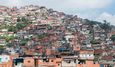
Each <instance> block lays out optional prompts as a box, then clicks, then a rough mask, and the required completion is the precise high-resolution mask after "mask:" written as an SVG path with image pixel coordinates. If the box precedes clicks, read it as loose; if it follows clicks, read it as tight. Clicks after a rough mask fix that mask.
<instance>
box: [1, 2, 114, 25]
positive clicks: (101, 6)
mask: <svg viewBox="0 0 115 67" xmlns="http://www.w3.org/2000/svg"><path fill="white" fill-rule="evenodd" d="M30 4H35V5H40V6H46V7H47V8H53V9H54V10H57V11H63V12H65V13H67V14H74V15H78V16H79V17H82V18H88V19H91V20H97V21H103V20H107V21H108V22H110V23H111V24H114V25H115V7H114V6H115V0H0V5H5V6H9V7H12V6H18V7H20V6H24V5H30Z"/></svg>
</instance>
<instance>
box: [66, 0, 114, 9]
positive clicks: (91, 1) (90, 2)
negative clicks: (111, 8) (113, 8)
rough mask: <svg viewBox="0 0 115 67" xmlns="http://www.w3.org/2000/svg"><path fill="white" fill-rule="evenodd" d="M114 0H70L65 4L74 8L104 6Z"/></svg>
mask: <svg viewBox="0 0 115 67" xmlns="http://www.w3.org/2000/svg"><path fill="white" fill-rule="evenodd" d="M112 1H113V0H76V1H75V0H68V1H67V2H66V3H65V5H66V6H68V7H69V6H71V7H73V8H75V7H76V8H80V9H82V8H83V9H84V8H85V9H87V8H104V7H106V6H108V5H110V4H111V3H112Z"/></svg>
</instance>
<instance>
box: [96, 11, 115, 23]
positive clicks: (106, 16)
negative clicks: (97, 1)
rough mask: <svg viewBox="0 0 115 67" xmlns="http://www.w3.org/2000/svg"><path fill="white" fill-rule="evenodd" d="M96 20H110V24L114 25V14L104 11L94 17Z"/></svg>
mask: <svg viewBox="0 0 115 67" xmlns="http://www.w3.org/2000/svg"><path fill="white" fill-rule="evenodd" d="M96 20H97V21H101V22H103V20H106V21H108V22H110V23H111V24H113V25H115V15H112V14H110V13H107V12H104V13H102V14H101V15H100V16H99V17H97V19H96Z"/></svg>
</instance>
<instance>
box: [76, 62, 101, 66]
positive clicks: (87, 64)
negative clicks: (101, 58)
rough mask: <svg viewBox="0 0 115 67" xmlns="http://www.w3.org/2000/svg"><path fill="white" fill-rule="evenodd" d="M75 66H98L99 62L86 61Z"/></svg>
mask: <svg viewBox="0 0 115 67" xmlns="http://www.w3.org/2000/svg"><path fill="white" fill-rule="evenodd" d="M76 67H100V64H98V63H96V64H94V63H93V61H86V64H77V66H76Z"/></svg>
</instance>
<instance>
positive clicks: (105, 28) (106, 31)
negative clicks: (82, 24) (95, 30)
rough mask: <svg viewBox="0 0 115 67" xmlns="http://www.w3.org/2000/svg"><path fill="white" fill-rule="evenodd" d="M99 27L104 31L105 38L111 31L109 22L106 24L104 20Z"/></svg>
mask: <svg viewBox="0 0 115 67" xmlns="http://www.w3.org/2000/svg"><path fill="white" fill-rule="evenodd" d="M100 27H101V28H102V29H103V30H104V31H105V35H106V38H107V34H108V33H109V32H110V31H111V25H110V23H109V22H107V21H106V20H104V23H102V24H101V25H100Z"/></svg>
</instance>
